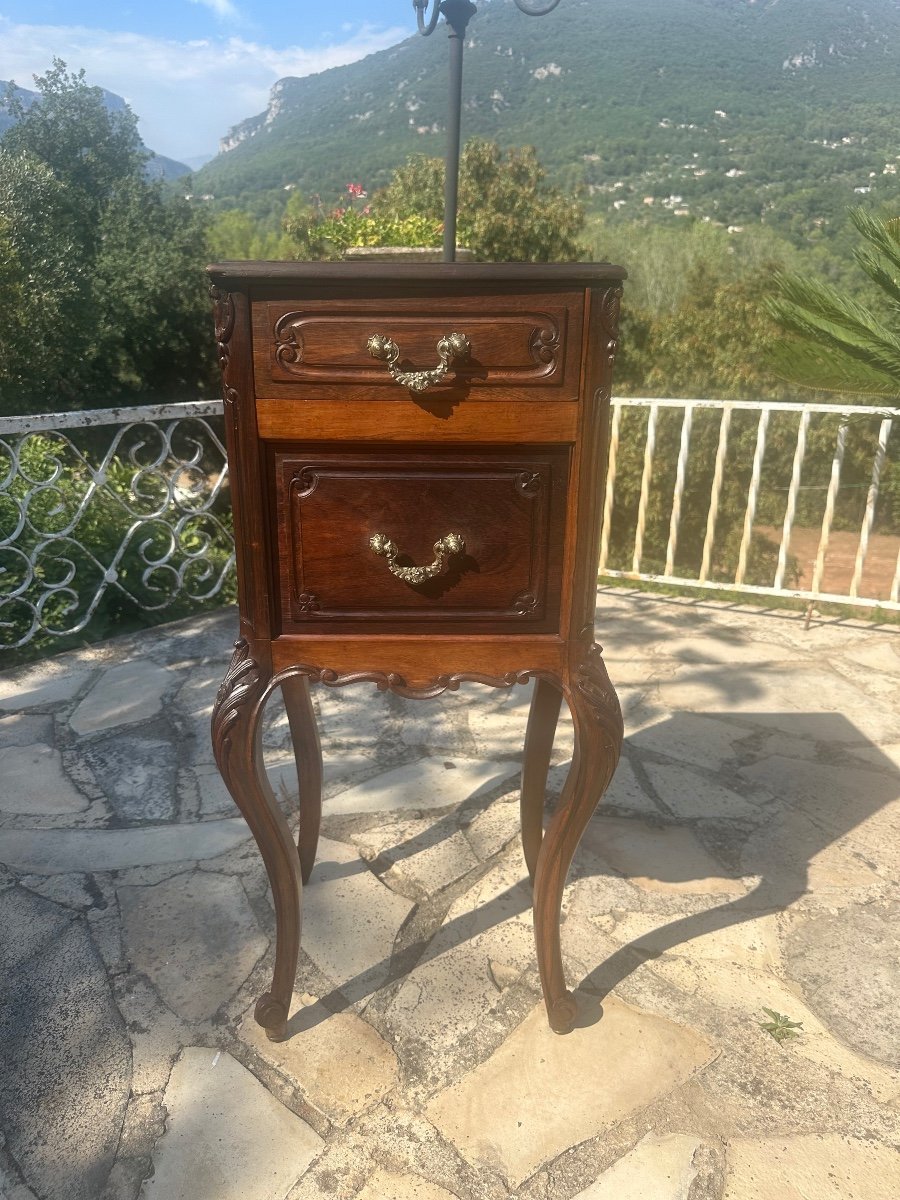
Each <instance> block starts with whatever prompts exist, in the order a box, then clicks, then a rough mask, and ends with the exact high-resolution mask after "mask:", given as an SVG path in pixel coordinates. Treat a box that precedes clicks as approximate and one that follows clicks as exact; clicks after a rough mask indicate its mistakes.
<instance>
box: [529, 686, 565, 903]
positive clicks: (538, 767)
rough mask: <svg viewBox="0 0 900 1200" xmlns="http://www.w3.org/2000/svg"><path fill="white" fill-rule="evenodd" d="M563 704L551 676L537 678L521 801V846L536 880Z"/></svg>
mask: <svg viewBox="0 0 900 1200" xmlns="http://www.w3.org/2000/svg"><path fill="white" fill-rule="evenodd" d="M561 704H562V691H561V689H560V685H559V684H558V683H555V682H554V681H552V680H550V679H541V678H538V679H536V680H535V684H534V693H533V694H532V697H531V708H530V709H529V711H528V725H527V727H526V729H525V755H524V758H523V760H522V792H521V799H520V801H519V807H520V813H521V818H522V850H523V853H524V855H525V865H526V866H527V867H528V875H529V877H530V879H531V882H532V883H534V873H535V871H536V869H537V861H538V853H539V852H540V849H541V840H542V838H543V836H544V801H545V799H546V795H547V772H548V771H549V770H550V755H551V754H552V752H553V738H554V737H555V735H556V725H557V722H558V720H559V709H560V705H561Z"/></svg>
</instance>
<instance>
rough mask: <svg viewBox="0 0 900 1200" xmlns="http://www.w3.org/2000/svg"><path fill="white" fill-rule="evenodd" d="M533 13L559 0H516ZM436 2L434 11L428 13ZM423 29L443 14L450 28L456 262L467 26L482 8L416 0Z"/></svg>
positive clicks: (450, 252) (449, 0)
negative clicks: (463, 78) (430, 6)
mask: <svg viewBox="0 0 900 1200" xmlns="http://www.w3.org/2000/svg"><path fill="white" fill-rule="evenodd" d="M515 3H516V7H517V8H519V9H521V11H522V12H523V13H527V14H528V16H530V17H542V16H544V15H545V14H546V13H548V12H552V11H553V9H554V8H556V6H557V4H559V0H515ZM429 4H432V5H433V7H432V8H431V14H430V16H429V15H426V14H427V13H428V8H429ZM413 8H414V9H415V10H416V20H417V23H418V26H419V33H421V34H422V35H423V36H424V37H428V36H429V34H432V33H434V30H435V26H436V25H437V22H438V17H439V16H441V15H442V16H443V18H444V20H445V21H446V22H447V28H448V29H449V31H450V115H449V118H448V121H447V160H446V166H445V174H444V262H456V210H457V203H458V200H459V142H460V124H461V120H462V74H463V48H464V46H465V44H466V28H467V27H468V24H469V22H470V21H471V20H472V18H473V17H474V16H475V13H476V12H477V11H478V10H477V9H476V7H475V5H474V4H473V3H472V0H413Z"/></svg>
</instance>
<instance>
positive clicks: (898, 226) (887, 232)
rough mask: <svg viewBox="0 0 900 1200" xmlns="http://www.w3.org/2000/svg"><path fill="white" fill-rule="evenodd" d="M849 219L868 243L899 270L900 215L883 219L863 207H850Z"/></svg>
mask: <svg viewBox="0 0 900 1200" xmlns="http://www.w3.org/2000/svg"><path fill="white" fill-rule="evenodd" d="M850 220H851V221H852V222H853V224H854V225H855V226H856V228H857V229H858V230H859V232H860V233H861V234H862V236H863V237H864V238H865V239H866V241H867V242H868V243H869V245H870V246H871V247H872V248H873V249H875V250H877V251H878V253H879V254H883V255H884V257H885V258H886V259H888V261H889V262H890V263H892V264H893V266H894V267H896V268H897V270H898V271H900V217H892V218H891V219H890V220H887V221H885V220H882V219H881V218H880V217H876V216H873V214H872V213H870V212H867V211H866V210H865V209H864V208H851V210H850ZM857 253H859V252H857Z"/></svg>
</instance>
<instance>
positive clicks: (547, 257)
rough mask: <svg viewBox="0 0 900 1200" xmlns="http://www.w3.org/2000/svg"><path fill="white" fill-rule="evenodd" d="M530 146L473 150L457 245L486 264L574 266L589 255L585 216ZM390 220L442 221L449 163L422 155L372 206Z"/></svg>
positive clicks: (474, 142) (481, 145)
mask: <svg viewBox="0 0 900 1200" xmlns="http://www.w3.org/2000/svg"><path fill="white" fill-rule="evenodd" d="M545 174H546V173H545V171H544V168H543V167H542V166H541V164H540V163H539V162H538V158H537V154H536V153H535V150H534V148H533V147H531V146H523V147H521V148H520V149H513V150H508V151H506V152H505V153H504V151H502V150H501V149H500V147H499V146H498V145H497V143H496V142H488V141H485V140H484V139H482V138H472V139H471V140H470V141H469V142H467V143H466V145H465V147H464V149H463V152H462V156H461V160H460V174H459V219H458V239H459V244H460V245H461V246H466V247H468V248H469V249H470V250H471V251H472V252H473V254H474V255H475V257H476V258H477V259H479V260H481V261H483V262H567V261H572V260H574V259H578V258H580V257H582V256H583V254H584V249H583V247H582V246H580V245H579V244H578V242H577V240H576V239H577V238H578V235H579V233H580V232H581V230H582V228H583V226H584V209H583V207H582V205H581V203H580V201H578V200H577V199H574V198H569V197H567V196H565V195H564V194H563V193H562V192H561V191H559V189H557V188H555V187H552V186H551V185H550V184H548V183H547V182H546V180H545ZM373 207H374V208H375V210H376V211H377V212H378V213H380V214H383V215H384V216H387V217H397V218H402V217H409V216H419V217H435V216H439V215H440V214H441V213H443V210H444V163H443V160H441V159H439V158H427V157H426V156H425V155H415V156H414V157H412V158H410V159H408V160H407V162H406V164H405V166H402V167H400V168H399V169H398V170H397V171H396V173H395V174H394V178H393V179H392V180H391V182H390V184H388V186H387V187H386V188H385V189H384V190H383V191H381V192H379V193H378V194H377V195H376V196H375V197H374V199H373Z"/></svg>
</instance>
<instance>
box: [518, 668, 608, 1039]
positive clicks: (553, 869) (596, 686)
mask: <svg viewBox="0 0 900 1200" xmlns="http://www.w3.org/2000/svg"><path fill="white" fill-rule="evenodd" d="M565 695H566V700H567V701H568V704H569V707H570V708H571V710H572V719H573V722H574V726H575V753H574V756H573V758H572V767H571V770H570V771H569V775H568V778H567V779H566V784H565V787H564V789H563V793H562V796H561V797H560V800H559V805H558V807H557V809H556V812H555V813H554V814H553V819H552V821H551V822H550V826H549V828H548V829H547V832H546V833H545V834H544V839H543V842H542V843H541V847H540V852H539V854H538V861H537V870H536V872H535V881H534V933H535V941H536V943H537V957H538V967H539V968H540V974H541V987H542V988H543V992H544V1003H545V1004H546V1006H547V1016H548V1017H549V1020H550V1026H551V1028H552V1029H554V1030H555V1031H556V1032H557V1033H568V1032H569V1030H570V1029H571V1028H572V1026H573V1025H574V1023H575V1018H576V1015H577V1010H576V1005H575V999H574V997H573V996H572V993H571V992H569V991H568V990H567V988H566V981H565V976H564V975H563V965H562V954H561V952H560V942H559V918H560V909H561V906H562V894H563V888H564V887H565V883H566V875H567V874H568V871H569V866H570V865H571V862H572V856H573V855H574V853H575V847H576V846H577V845H578V842H579V840H580V839H581V835H582V834H583V833H584V830H585V828H586V826H587V823H588V821H589V820H590V818H591V814H592V813H593V812H594V809H595V808H596V807H597V804H598V803H599V802H600V798H601V796H602V795H603V793H604V791H605V790H606V788H607V786H608V784H609V781H610V780H611V779H612V776H613V772H614V771H615V769H616V764H617V763H618V761H619V752H620V750H621V747H622V714H621V710H620V708H619V701H618V698H617V697H616V693H615V691H614V690H613V687H612V684H611V683H610V682H609V676H608V675H607V673H606V667H605V666H604V663H603V659H602V656H601V653H600V647H599V646H593V647H592V648H591V650H590V652H589V654H588V656H587V658H586V659H585V661H584V662H583V663H582V664H581V665H580V666H579V668H578V670H577V671H576V672H575V673H574V677H573V680H572V683H571V685H570V686H568V687H566V689H565Z"/></svg>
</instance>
